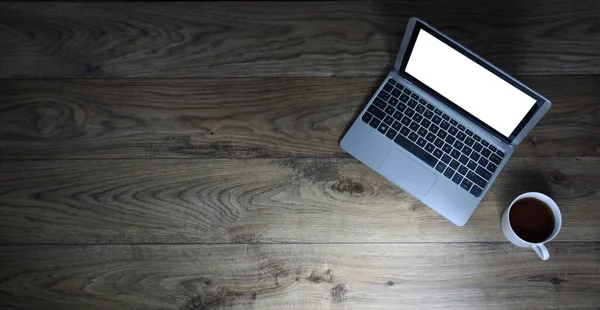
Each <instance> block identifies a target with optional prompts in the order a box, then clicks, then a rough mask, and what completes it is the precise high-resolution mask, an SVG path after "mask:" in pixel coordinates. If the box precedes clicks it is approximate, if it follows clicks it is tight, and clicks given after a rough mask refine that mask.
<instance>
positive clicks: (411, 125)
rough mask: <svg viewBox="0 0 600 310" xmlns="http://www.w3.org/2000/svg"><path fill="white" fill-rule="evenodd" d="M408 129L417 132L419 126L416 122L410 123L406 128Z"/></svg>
mask: <svg viewBox="0 0 600 310" xmlns="http://www.w3.org/2000/svg"><path fill="white" fill-rule="evenodd" d="M408 127H409V128H410V130H412V131H417V130H419V127H420V126H419V124H417V123H416V122H412V123H410V126H408Z"/></svg>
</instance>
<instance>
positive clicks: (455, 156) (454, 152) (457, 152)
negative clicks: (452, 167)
mask: <svg viewBox="0 0 600 310" xmlns="http://www.w3.org/2000/svg"><path fill="white" fill-rule="evenodd" d="M460 155H461V154H460V152H459V151H458V150H457V149H453V150H452V152H450V156H452V157H454V159H458V158H459V157H460Z"/></svg>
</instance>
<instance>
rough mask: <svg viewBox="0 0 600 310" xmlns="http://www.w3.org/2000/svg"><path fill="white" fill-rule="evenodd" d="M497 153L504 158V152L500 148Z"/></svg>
mask: <svg viewBox="0 0 600 310" xmlns="http://www.w3.org/2000/svg"><path fill="white" fill-rule="evenodd" d="M496 153H497V154H498V156H500V158H504V152H502V151H500V150H498V151H497V152H496Z"/></svg>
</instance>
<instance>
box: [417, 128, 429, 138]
mask: <svg viewBox="0 0 600 310" xmlns="http://www.w3.org/2000/svg"><path fill="white" fill-rule="evenodd" d="M417 133H418V134H419V136H421V137H426V136H427V133H428V132H427V129H425V128H423V127H420V128H419V130H417Z"/></svg>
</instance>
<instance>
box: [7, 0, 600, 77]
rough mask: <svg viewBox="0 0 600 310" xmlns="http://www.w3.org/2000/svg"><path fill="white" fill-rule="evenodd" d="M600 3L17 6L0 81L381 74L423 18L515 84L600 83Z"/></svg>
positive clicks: (11, 13)
mask: <svg viewBox="0 0 600 310" xmlns="http://www.w3.org/2000/svg"><path fill="white" fill-rule="evenodd" d="M599 11H600V3H599V2H598V1H593V0H585V1H561V0H529V1H519V0H507V1H495V0H484V1H477V3H476V4H474V2H473V1H472V0H457V1H452V2H450V1H447V0H433V1H406V0H404V1H372V2H354V1H352V2H348V1H342V2H322V3H320V2H312V1H311V2H285V3H272V2H242V3H240V2H233V3H227V2H225V3H202V4H198V3H147V4H144V5H139V4H136V3H112V4H105V3H94V4H90V3H65V4H54V3H37V2H35V3H8V4H2V10H0V14H1V15H0V17H1V18H0V25H1V27H2V28H1V29H2V33H3V35H2V37H0V38H1V40H2V42H0V43H2V48H1V49H0V67H1V68H2V73H1V74H0V76H1V77H32V78H57V77H61V78H80V77H105V78H120V77H129V78H133V77H138V78H147V77H154V78H158V77H240V76H250V77H256V76H269V77H270V76H332V75H334V76H383V75H386V74H387V72H388V71H389V68H390V67H391V63H392V62H393V60H394V58H395V56H396V53H397V52H398V47H399V46H400V40H401V39H402V34H403V32H404V27H405V26H406V22H407V21H408V18H409V17H411V16H419V17H421V18H423V19H424V20H426V21H428V22H430V23H431V24H433V25H435V26H436V27H437V28H439V29H441V30H442V31H444V32H446V33H448V34H450V35H451V36H452V37H454V38H455V39H457V40H458V41H460V42H462V43H464V44H465V45H466V46H467V47H469V48H472V49H473V50H474V51H475V52H477V53H479V54H481V55H482V56H484V57H486V58H487V59H489V60H490V61H492V62H493V63H495V64H496V65H498V66H499V67H501V68H503V69H505V70H507V71H508V72H510V73H513V74H598V73H600V55H599V54H598V50H599V49H600V19H599V18H598V12H599Z"/></svg>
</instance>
